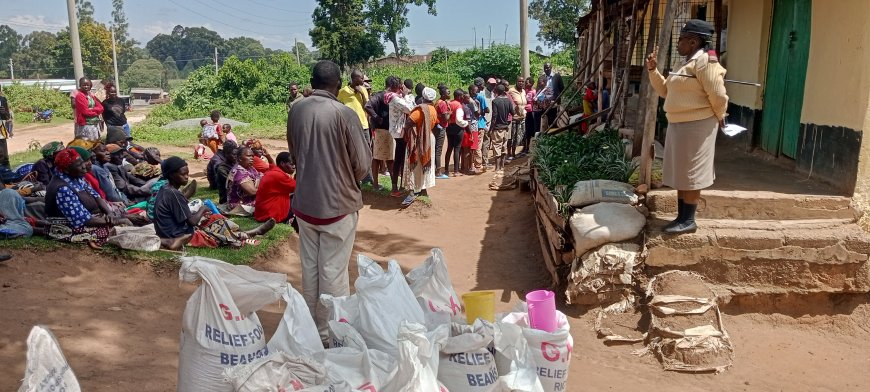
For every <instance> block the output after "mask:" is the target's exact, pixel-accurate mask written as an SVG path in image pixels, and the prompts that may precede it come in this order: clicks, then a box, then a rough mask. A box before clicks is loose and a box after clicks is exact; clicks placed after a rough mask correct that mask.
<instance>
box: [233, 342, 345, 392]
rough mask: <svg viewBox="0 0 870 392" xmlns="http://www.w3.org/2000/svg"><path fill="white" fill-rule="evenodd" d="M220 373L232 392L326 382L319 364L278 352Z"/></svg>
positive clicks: (274, 391)
mask: <svg viewBox="0 0 870 392" xmlns="http://www.w3.org/2000/svg"><path fill="white" fill-rule="evenodd" d="M223 375H224V380H225V381H227V382H228V383H230V384H232V386H233V391H235V392H285V391H298V390H302V389H305V388H312V387H317V386H325V385H328V384H329V383H328V381H327V377H326V367H325V366H323V365H322V364H321V363H319V362H317V361H315V360H313V359H309V358H303V357H296V356H292V355H288V354H287V353H283V352H280V351H279V352H275V353H272V354H269V356H268V357H266V358H264V359H263V360H262V361H259V362H254V363H251V364H247V365H239V366H235V367H231V368H229V369H226V370H225V371H224V374H223Z"/></svg>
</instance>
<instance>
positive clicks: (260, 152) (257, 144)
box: [245, 139, 275, 173]
mask: <svg viewBox="0 0 870 392" xmlns="http://www.w3.org/2000/svg"><path fill="white" fill-rule="evenodd" d="M245 147H247V148H250V149H251V151H252V152H253V153H254V169H255V170H257V171H258V172H260V173H266V172H267V171H269V168H270V167H273V166H275V160H274V159H272V155H271V154H269V152H268V151H266V148H265V147H263V143H262V142H261V141H260V139H248V140H247V141H246V142H245ZM263 157H265V158H266V160H265V161H264V160H263Z"/></svg>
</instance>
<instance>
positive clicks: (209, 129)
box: [199, 114, 223, 154]
mask: <svg viewBox="0 0 870 392" xmlns="http://www.w3.org/2000/svg"><path fill="white" fill-rule="evenodd" d="M214 118H215V116H214V114H212V119H213V120H214ZM218 119H220V114H218ZM199 123H200V125H201V126H202V132H201V133H200V134H199V138H200V143H202V144H204V145H205V146H207V147H208V148H209V150H211V153H212V154H214V153H215V152H217V150H218V148H219V147H220V145H221V144H223V140H222V138H221V131H220V128H218V126H219V124H209V122H208V121H206V120H202V121H200V122H199Z"/></svg>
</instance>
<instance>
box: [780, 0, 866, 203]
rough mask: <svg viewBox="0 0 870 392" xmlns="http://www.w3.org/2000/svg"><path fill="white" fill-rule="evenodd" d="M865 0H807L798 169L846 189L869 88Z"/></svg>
mask: <svg viewBox="0 0 870 392" xmlns="http://www.w3.org/2000/svg"><path fill="white" fill-rule="evenodd" d="M868 29H870V1H867V0H838V1H836V2H828V1H820V0H815V1H813V8H812V33H811V38H810V56H809V62H808V64H807V77H806V86H805V88H804V102H803V109H802V110H801V131H800V135H799V138H798V156H797V158H796V161H797V167H798V169H799V170H801V171H803V172H806V173H808V174H811V175H812V176H813V177H816V178H818V179H821V180H825V181H827V182H829V183H832V184H833V185H835V186H837V187H838V188H840V189H842V190H843V191H844V192H847V193H850V194H851V193H852V192H853V191H854V190H855V187H856V180H857V177H858V172H859V169H858V167H859V157H860V156H861V147H862V146H861V144H862V141H863V139H864V138H863V129H864V121H865V118H866V115H867V104H868V101H867V91H868V90H870V67H868V66H870V51H868V50H866V49H865V48H868V47H870V46H868V45H870V39H868Z"/></svg>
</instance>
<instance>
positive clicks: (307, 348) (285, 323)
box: [269, 283, 325, 362]
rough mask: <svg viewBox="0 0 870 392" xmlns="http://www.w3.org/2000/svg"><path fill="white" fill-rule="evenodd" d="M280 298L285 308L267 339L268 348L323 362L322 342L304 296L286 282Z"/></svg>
mask: <svg viewBox="0 0 870 392" xmlns="http://www.w3.org/2000/svg"><path fill="white" fill-rule="evenodd" d="M281 299H283V300H284V302H286V303H287V308H286V309H284V314H283V315H282V316H281V322H280V323H279V324H278V329H277V330H276V331H275V334H273V335H272V339H271V340H269V348H270V349H271V350H272V351H282V352H284V353H287V354H290V355H295V356H300V357H304V358H311V359H314V360H316V361H319V362H323V359H324V355H325V354H324V350H323V344H322V343H321V342H320V334H319V333H318V332H317V325H316V324H315V323H314V319H313V318H312V317H311V312H310V311H309V310H308V305H306V303H305V298H304V297H302V294H300V293H299V292H298V291H296V289H294V288H293V286H291V285H290V284H289V283H288V284H287V289H286V290H285V291H284V293H283V294H282V295H281Z"/></svg>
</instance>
